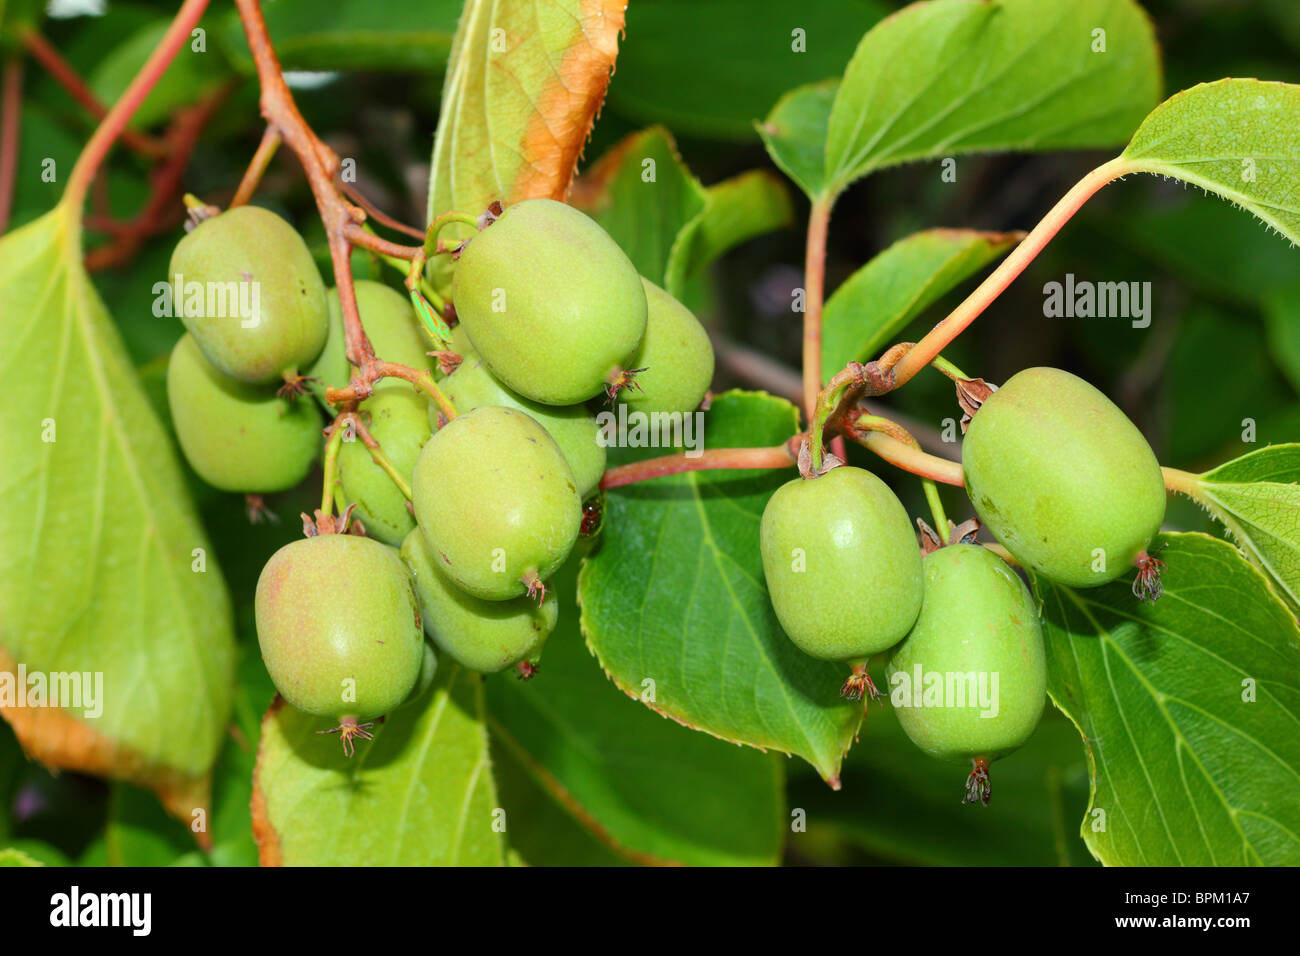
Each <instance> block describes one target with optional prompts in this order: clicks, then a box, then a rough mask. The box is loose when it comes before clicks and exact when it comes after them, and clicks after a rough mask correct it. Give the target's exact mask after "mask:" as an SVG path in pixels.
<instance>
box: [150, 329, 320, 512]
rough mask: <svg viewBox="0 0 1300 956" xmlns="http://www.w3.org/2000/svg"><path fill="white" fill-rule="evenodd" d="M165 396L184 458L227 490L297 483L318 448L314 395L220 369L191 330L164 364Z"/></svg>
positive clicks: (275, 488)
mask: <svg viewBox="0 0 1300 956" xmlns="http://www.w3.org/2000/svg"><path fill="white" fill-rule="evenodd" d="M167 402H168V405H169V406H170V408H171V415H172V423H173V425H174V426H175V428H176V439H177V441H178V442H179V443H180V446H181V451H182V452H183V453H184V455H185V460H186V461H188V462H189V463H190V467H192V468H193V469H194V471H195V472H196V473H197V474H198V476H199V477H200V478H202V479H203V480H204V481H206V482H207V483H208V484H210V485H212V486H213V487H214V488H219V489H221V490H222V491H236V492H241V493H244V494H266V493H271V492H276V491H284V490H285V489H288V488H292V487H293V486H294V485H296V484H298V482H300V481H302V480H303V478H305V477H306V476H307V473H308V472H309V471H310V470H311V467H312V464H313V463H314V462H315V461H316V456H317V454H318V453H319V451H320V448H321V417H320V413H319V412H318V411H317V410H316V408H315V406H313V405H312V404H311V401H310V400H308V399H288V398H280V397H278V396H277V395H276V390H275V388H274V387H272V386H265V385H262V386H259V385H248V384H246V383H244V382H240V381H236V380H235V379H233V378H230V377H229V376H227V375H224V374H222V373H221V372H220V371H218V370H217V369H216V368H215V367H214V366H213V365H212V364H211V363H209V362H208V360H207V359H206V358H204V357H203V353H202V352H200V351H199V347H198V344H197V343H196V342H195V340H194V337H193V336H192V335H189V334H186V335H183V336H181V338H180V341H178V342H177V343H176V346H175V348H173V349H172V354H171V359H170V360H169V361H168V363H167Z"/></svg>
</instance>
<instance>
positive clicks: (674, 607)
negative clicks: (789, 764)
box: [578, 392, 862, 786]
mask: <svg viewBox="0 0 1300 956" xmlns="http://www.w3.org/2000/svg"><path fill="white" fill-rule="evenodd" d="M706 421H707V425H706V428H705V433H704V447H705V448H736V447H761V446H772V445H777V444H779V443H781V442H783V441H785V440H787V439H788V438H790V437H791V436H792V435H793V434H794V433H795V431H796V428H797V421H798V411H797V410H796V409H795V408H794V406H792V405H790V404H789V403H788V402H786V401H784V400H782V399H778V398H773V397H772V396H770V395H765V394H762V393H754V392H727V393H725V394H723V395H721V396H719V397H718V398H716V399H715V400H714V402H713V407H712V409H711V411H710V412H709V413H708V414H707V416H706ZM794 475H795V472H794V471H793V469H791V470H784V469H781V470H775V471H759V472H753V471H696V472H690V473H687V474H683V475H674V476H671V477H666V478H659V479H655V480H654V481H647V482H642V483H638V484H634V485H627V486H625V487H622V488H616V489H614V490H612V491H610V492H609V493H608V494H607V495H606V498H605V523H604V529H603V531H602V532H601V541H600V548H599V550H598V551H597V552H596V553H595V554H594V555H592V556H591V557H589V558H587V559H586V561H585V562H584V564H583V568H582V573H581V575H580V576H579V579H578V598H579V601H580V603H581V605H582V630H583V634H584V635H585V636H586V638H587V644H588V646H589V647H590V648H591V649H592V651H593V652H594V653H595V654H596V657H597V658H598V659H599V661H600V664H601V666H602V667H603V668H604V669H605V672H606V673H607V674H608V675H609V676H610V678H611V679H612V680H613V681H614V683H616V684H617V685H618V686H619V687H620V688H622V689H623V690H624V691H625V692H627V693H628V694H630V695H632V696H633V697H635V698H637V699H639V700H641V701H642V702H643V703H645V704H646V705H647V706H648V707H650V708H651V709H652V710H655V711H657V712H658V713H660V714H663V715H664V716H667V717H672V718H673V719H674V720H676V721H678V722H679V723H683V724H685V725H687V726H688V727H693V728H695V729H696V730H703V731H706V732H708V733H711V734H713V735H714V736H716V737H721V738H722V739H723V740H729V741H732V742H735V743H742V744H748V745H750V746H753V747H760V748H763V749H771V750H779V751H781V752H783V753H789V754H794V755H797V756H800V757H803V758H804V759H805V760H807V761H808V762H809V763H811V764H812V765H813V766H814V767H816V768H817V771H818V773H820V774H821V776H822V777H823V778H824V779H826V780H827V781H828V782H830V783H831V785H832V786H837V785H838V780H839V767H840V760H841V758H842V756H843V754H844V752H845V751H846V750H848V747H849V745H850V744H851V743H852V740H853V734H854V731H855V730H856V728H857V726H858V722H859V719H860V717H861V712H862V710H861V707H860V705H857V704H853V703H850V702H847V701H844V700H843V699H841V698H840V697H839V688H840V685H841V684H842V683H843V681H844V676H845V673H846V669H845V667H844V666H840V665H836V664H830V663H826V662H823V661H817V660H814V659H813V658H811V657H809V656H807V655H806V654H803V653H802V652H800V651H799V650H798V649H797V648H796V647H795V646H794V645H793V644H792V643H791V642H790V640H789V639H788V638H787V637H786V636H785V634H784V633H783V632H782V631H781V627H780V625H779V624H778V623H777V620H776V615H775V613H774V612H773V611H772V606H771V603H770V602H769V600H768V597H767V590H766V588H765V587H764V584H763V565H762V561H761V559H760V557H759V550H758V524H759V519H760V517H761V516H762V513H763V507H764V506H765V505H766V504H767V499H768V498H769V497H770V496H771V494H772V492H773V491H775V490H776V488H777V487H779V486H780V485H781V484H782V483H783V482H785V481H789V480H791V479H792V478H793V477H794Z"/></svg>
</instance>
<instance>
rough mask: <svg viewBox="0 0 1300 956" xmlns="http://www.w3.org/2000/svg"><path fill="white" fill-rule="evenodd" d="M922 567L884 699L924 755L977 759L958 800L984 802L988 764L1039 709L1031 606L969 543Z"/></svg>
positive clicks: (1042, 684) (1025, 730)
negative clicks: (913, 618)
mask: <svg viewBox="0 0 1300 956" xmlns="http://www.w3.org/2000/svg"><path fill="white" fill-rule="evenodd" d="M924 567H925V602H924V604H923V605H922V607H921V616H920V617H919V618H918V619H917V622H916V626H915V627H913V628H912V631H911V633H910V634H908V635H907V639H906V640H904V641H903V643H902V644H900V645H899V646H898V647H896V648H895V649H894V651H893V653H892V654H891V655H890V659H889V666H888V668H887V673H888V676H889V684H890V688H891V700H892V701H893V703H894V705H895V708H896V712H897V714H898V722H899V724H901V725H902V728H903V730H904V732H906V734H907V736H908V737H910V738H911V739H912V742H913V743H915V744H916V745H917V746H918V747H920V748H921V749H922V750H924V751H925V752H926V753H928V754H930V755H931V756H934V757H940V758H942V759H945V760H974V761H977V762H982V766H980V765H979V764H978V763H977V767H976V772H975V773H973V774H972V780H971V781H970V782H969V783H970V785H972V786H973V790H972V791H971V794H970V796H969V797H968V802H974V799H980V800H982V801H983V802H985V803H987V802H988V762H989V761H991V760H995V759H997V758H998V757H1000V756H1002V755H1003V754H1007V753H1010V752H1011V751H1012V750H1015V749H1016V748H1017V747H1019V746H1020V745H1021V744H1023V743H1024V742H1025V741H1026V740H1028V739H1029V736H1030V734H1032V733H1033V732H1034V728H1035V727H1037V726H1038V719H1039V717H1040V716H1041V715H1042V712H1043V702H1044V700H1045V699H1046V695H1047V664H1046V658H1045V655H1044V651H1043V632H1042V626H1041V625H1040V624H1039V619H1038V607H1037V606H1036V604H1035V603H1034V600H1033V598H1032V596H1031V595H1030V593H1029V589H1028V588H1026V587H1025V585H1024V582H1023V581H1021V580H1020V578H1019V577H1017V576H1016V574H1015V572H1013V571H1012V570H1011V569H1010V568H1009V567H1007V566H1006V564H1005V563H1003V561H1002V559H1001V558H999V557H998V556H997V555H995V554H993V553H992V552H990V551H989V550H987V549H986V548H982V547H980V546H979V545H974V544H955V545H949V546H948V547H946V548H940V549H938V550H937V551H933V552H931V553H930V554H928V555H926V557H925V561H924ZM933 675H938V676H933ZM940 681H941V682H942V683H939V682H940ZM957 690H960V691H961V694H962V699H961V700H957V699H955V695H956V692H957ZM950 694H951V695H952V696H951V697H950V696H949V695H950ZM981 774H982V779H981Z"/></svg>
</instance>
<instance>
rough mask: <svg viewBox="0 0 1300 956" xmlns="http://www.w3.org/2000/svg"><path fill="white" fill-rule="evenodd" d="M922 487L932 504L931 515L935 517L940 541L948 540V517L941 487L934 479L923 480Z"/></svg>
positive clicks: (935, 527) (935, 526)
mask: <svg viewBox="0 0 1300 956" xmlns="http://www.w3.org/2000/svg"><path fill="white" fill-rule="evenodd" d="M921 487H922V488H924V489H925V500H926V501H928V502H929V503H930V514H931V515H932V516H933V517H934V530H935V531H936V532H938V534H939V540H940V541H947V540H948V515H947V514H946V513H945V512H944V510H943V500H942V499H941V498H940V497H939V486H938V485H936V484H935V483H934V480H933V479H932V478H922V479H921Z"/></svg>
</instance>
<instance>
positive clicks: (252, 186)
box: [230, 125, 284, 209]
mask: <svg viewBox="0 0 1300 956" xmlns="http://www.w3.org/2000/svg"><path fill="white" fill-rule="evenodd" d="M282 142H284V141H283V140H282V139H281V138H280V131H279V130H277V129H276V128H275V127H274V126H271V125H268V126H267V127H266V130H265V131H264V132H263V133H262V141H261V142H260V143H258V144H257V152H255V153H254V154H253V158H252V159H251V160H250V161H249V163H248V168H247V169H246V170H244V178H243V179H241V180H240V181H239V188H238V189H236V190H235V196H234V198H233V199H231V200H230V208H231V209H233V208H234V207H235V206H243V205H244V204H246V203H247V202H248V201H249V200H250V199H252V198H253V193H255V192H256V191H257V187H258V184H259V183H261V181H262V176H263V175H264V174H265V173H266V167H267V166H269V165H270V164H271V160H272V158H274V156H275V151H276V150H277V149H279V148H280V144H281V143H282Z"/></svg>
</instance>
